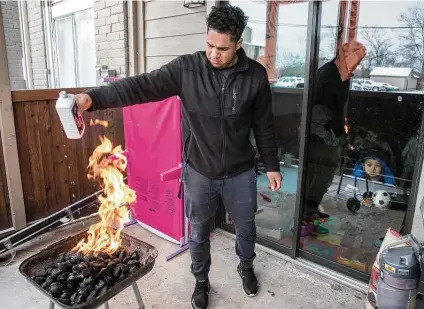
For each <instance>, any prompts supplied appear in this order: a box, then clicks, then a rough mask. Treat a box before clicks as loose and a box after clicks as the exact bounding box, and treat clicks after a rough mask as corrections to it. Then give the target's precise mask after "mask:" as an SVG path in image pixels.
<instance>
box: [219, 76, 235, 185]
mask: <svg viewBox="0 0 424 309" xmlns="http://www.w3.org/2000/svg"><path fill="white" fill-rule="evenodd" d="M233 73H234V72H232V73H230V74H229V75H228V77H227V79H226V81H225V83H224V84H223V85H222V89H221V111H222V120H221V130H222V155H221V164H222V170H223V173H224V178H227V175H226V169H225V158H224V155H225V134H224V130H225V122H224V118H225V117H224V111H225V94H224V92H225V88H226V86H227V85H228V84H230V82H231V81H232V80H231V79H230V77H232V75H233ZM236 96H237V94H236V93H235V91H233V107H232V112H233V113H234V112H235V100H234V98H235V97H236Z"/></svg>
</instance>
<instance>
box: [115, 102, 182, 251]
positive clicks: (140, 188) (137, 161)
mask: <svg viewBox="0 0 424 309" xmlns="http://www.w3.org/2000/svg"><path fill="white" fill-rule="evenodd" d="M123 113H124V114H123V116H124V129H125V149H126V150H127V151H128V153H127V156H128V185H129V186H130V188H132V189H133V190H135V191H136V194H137V200H136V202H135V203H134V204H133V207H132V215H133V218H134V219H136V220H137V221H139V223H141V224H142V225H144V226H147V227H148V228H149V229H150V230H152V231H153V232H155V233H156V234H158V235H160V236H161V237H164V238H170V239H169V240H174V241H175V242H177V243H180V241H181V239H182V238H183V237H184V206H183V198H181V199H178V198H177V195H178V189H179V180H178V178H177V179H173V180H169V181H162V180H161V174H162V173H164V172H166V171H168V170H171V169H174V168H176V167H178V166H179V165H180V164H181V161H182V158H181V155H182V137H181V103H180V100H179V99H178V98H177V97H171V98H168V99H166V100H163V101H161V102H153V103H148V104H139V105H135V106H131V107H126V108H124V110H123Z"/></svg>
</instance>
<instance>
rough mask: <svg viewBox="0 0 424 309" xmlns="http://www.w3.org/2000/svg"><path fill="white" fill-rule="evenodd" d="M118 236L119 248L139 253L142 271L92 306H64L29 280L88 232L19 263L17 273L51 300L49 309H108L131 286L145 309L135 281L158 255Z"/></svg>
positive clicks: (132, 275)
mask: <svg viewBox="0 0 424 309" xmlns="http://www.w3.org/2000/svg"><path fill="white" fill-rule="evenodd" d="M121 235H122V242H121V245H122V247H123V248H124V249H126V250H128V251H131V252H133V251H137V252H138V254H139V256H140V263H141V267H140V268H139V269H138V270H137V271H135V272H133V273H130V274H129V275H128V276H127V277H126V278H125V279H123V280H122V281H120V282H117V283H115V285H113V286H112V287H111V289H110V290H108V291H107V292H106V293H105V294H103V295H100V296H98V297H97V298H95V299H94V300H92V301H91V302H85V303H81V304H78V305H66V304H63V303H61V302H60V301H59V300H58V299H56V298H54V297H53V296H52V295H50V294H49V293H48V292H47V291H46V290H44V289H43V288H42V287H41V286H40V285H39V284H37V283H36V282H35V281H34V280H33V279H32V277H33V275H35V274H37V273H39V272H40V271H42V270H44V269H45V268H46V267H47V266H48V265H50V264H51V263H52V262H53V261H54V259H55V257H57V255H58V254H59V253H63V252H70V251H71V249H72V248H73V247H75V246H76V245H77V243H78V242H79V241H80V240H81V239H83V238H84V237H86V236H87V231H84V232H81V233H79V234H76V235H73V236H69V237H67V238H64V239H62V240H60V241H58V242H56V243H54V244H52V245H50V246H48V247H46V248H45V249H43V250H41V251H40V252H39V253H37V254H35V255H32V256H30V257H29V258H27V259H26V260H24V261H23V262H22V263H21V265H20V266H19V271H20V272H21V274H22V275H23V276H24V277H25V278H26V279H27V280H28V281H29V282H30V283H32V284H33V285H34V286H35V287H36V288H37V289H38V290H39V291H41V292H42V293H43V294H44V295H46V296H47V297H48V298H49V299H50V303H49V309H53V308H54V307H55V304H56V305H58V306H59V307H61V308H63V309H95V308H99V307H101V306H104V308H105V309H109V304H108V301H109V300H110V299H111V298H112V297H114V296H116V295H117V294H118V293H120V292H122V291H123V290H124V289H126V288H128V287H129V286H130V285H132V288H133V290H134V295H135V297H136V299H137V303H138V306H139V309H144V304H143V299H142V297H141V294H140V291H139V289H138V286H137V283H136V281H137V280H138V279H140V278H141V277H143V276H144V275H146V274H147V273H148V272H150V271H151V270H152V268H153V266H154V264H155V261H156V258H157V255H158V252H157V250H156V249H155V248H154V247H153V246H151V245H149V244H147V243H145V242H143V241H141V240H139V239H137V238H135V237H132V236H130V235H128V234H126V233H124V232H122V234H121Z"/></svg>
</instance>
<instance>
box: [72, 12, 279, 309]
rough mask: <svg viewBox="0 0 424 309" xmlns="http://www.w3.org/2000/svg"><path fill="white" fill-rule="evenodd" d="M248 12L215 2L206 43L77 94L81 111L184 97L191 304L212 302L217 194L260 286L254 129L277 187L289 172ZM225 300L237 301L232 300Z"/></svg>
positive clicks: (243, 262)
mask: <svg viewBox="0 0 424 309" xmlns="http://www.w3.org/2000/svg"><path fill="white" fill-rule="evenodd" d="M246 23H247V18H246V16H245V14H244V13H243V11H242V10H241V9H240V8H238V7H234V6H226V7H214V8H212V11H211V12H210V14H209V16H208V19H207V37H206V51H199V52H196V53H194V54H190V55H183V56H180V57H178V58H176V59H175V60H172V61H171V62H170V63H168V64H166V65H164V66H162V67H161V68H160V69H158V70H155V71H153V72H151V73H144V74H141V75H138V76H134V77H128V78H124V79H122V80H120V81H118V82H114V83H112V84H110V85H108V86H103V87H99V88H95V89H91V90H89V91H87V92H86V93H83V94H79V95H77V97H76V100H77V104H78V106H79V108H80V110H81V111H90V112H91V111H95V110H102V109H106V108H114V107H115V108H117V107H124V106H129V105H134V104H139V103H147V102H154V101H161V100H164V99H166V98H169V97H172V96H176V95H178V96H179V97H180V98H181V99H182V127H183V140H184V143H183V160H184V162H185V164H184V169H183V173H182V174H183V182H184V203H185V213H186V215H187V217H188V219H189V221H190V225H191V234H190V239H189V247H190V253H191V259H192V265H191V271H192V273H193V275H194V277H195V279H196V285H195V289H194V292H193V294H192V300H191V306H192V308H194V309H206V308H208V303H209V290H210V285H209V269H210V266H211V254H210V242H209V235H210V233H211V231H212V228H213V224H214V216H215V213H216V211H217V209H218V202H219V201H220V200H222V201H223V203H224V206H225V208H226V210H227V212H228V213H229V215H230V216H231V219H232V221H233V223H234V225H235V229H236V253H237V255H238V257H239V259H240V263H239V265H238V267H237V271H238V273H239V275H240V276H241V278H242V287H243V291H244V293H245V294H247V295H248V296H254V295H256V293H257V292H258V289H259V285H258V280H257V278H256V276H255V273H254V271H253V261H254V259H255V256H256V254H255V240H256V227H255V212H256V210H257V189H256V174H255V170H254V158H255V151H254V148H253V146H252V145H251V143H250V141H249V135H250V130H251V129H253V132H254V135H255V141H256V146H257V148H258V150H259V153H260V157H261V161H262V162H263V163H264V166H265V169H266V173H267V177H268V180H269V184H270V189H271V190H273V191H276V190H279V189H280V187H281V182H282V176H281V173H280V164H279V160H278V157H277V145H276V138H275V133H274V119H273V114H272V106H271V104H272V96H271V88H270V85H269V81H268V76H267V72H266V70H265V68H264V67H263V66H262V65H261V64H259V63H258V62H256V61H254V60H252V59H250V58H248V57H247V56H246V53H245V52H244V50H243V48H242V40H241V35H242V33H243V30H244V28H245V27H246ZM224 307H232V306H231V305H227V306H224Z"/></svg>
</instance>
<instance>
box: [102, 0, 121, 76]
mask: <svg viewBox="0 0 424 309" xmlns="http://www.w3.org/2000/svg"><path fill="white" fill-rule="evenodd" d="M126 18H127V7H126V3H125V2H124V1H123V0H117V1H111V0H94V25H95V27H96V39H95V40H96V57H97V64H98V65H107V66H108V69H112V70H116V73H117V76H120V77H126V76H127V74H128V43H127V42H128V40H127V34H128V31H127V24H126V22H125V21H126Z"/></svg>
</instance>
